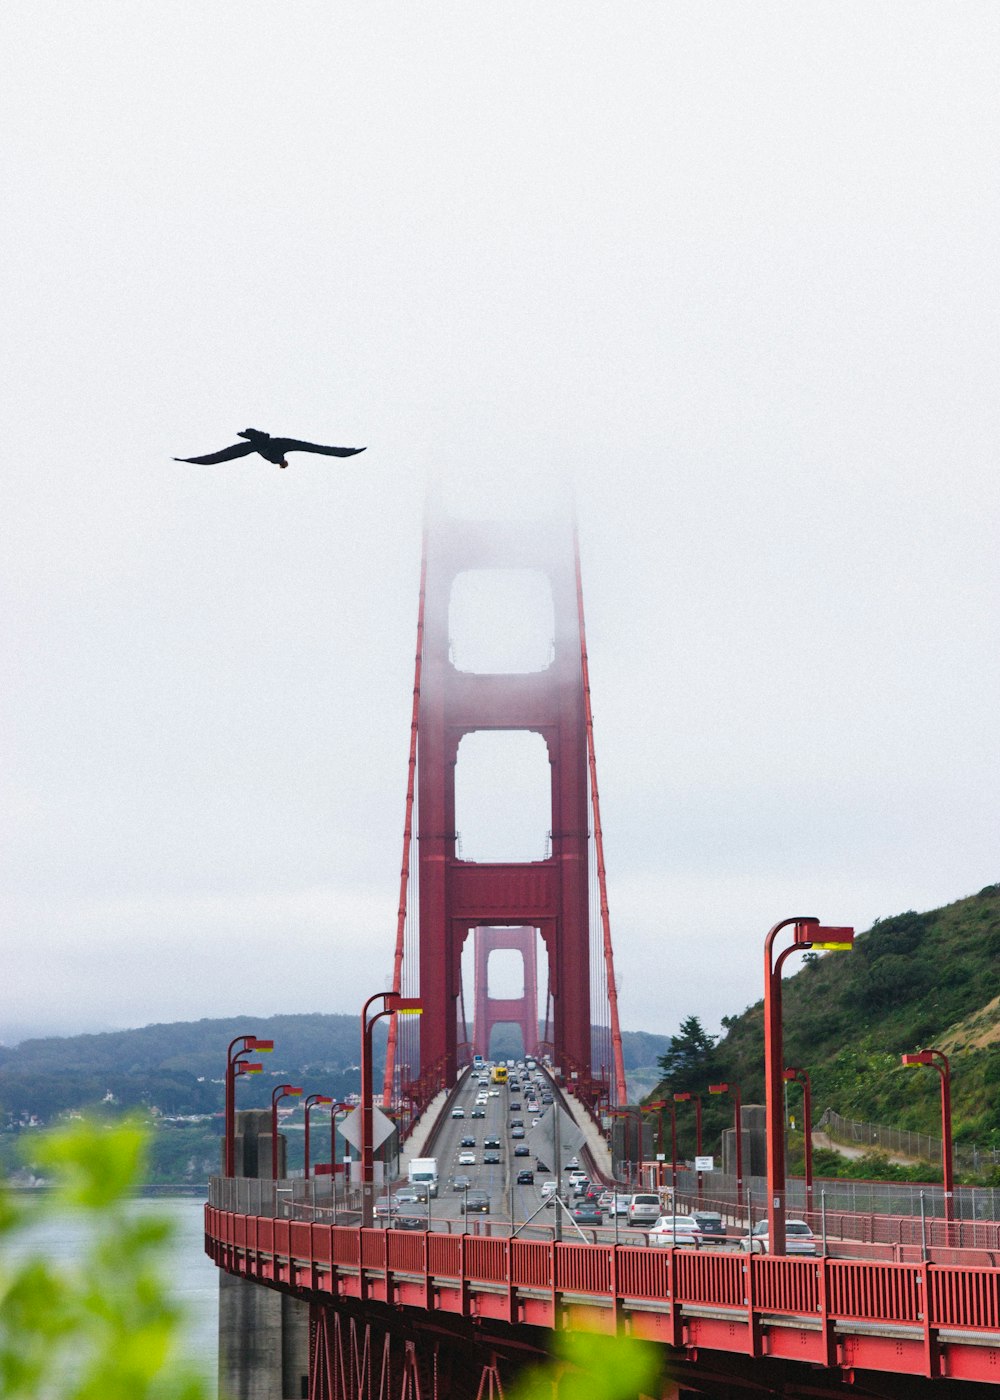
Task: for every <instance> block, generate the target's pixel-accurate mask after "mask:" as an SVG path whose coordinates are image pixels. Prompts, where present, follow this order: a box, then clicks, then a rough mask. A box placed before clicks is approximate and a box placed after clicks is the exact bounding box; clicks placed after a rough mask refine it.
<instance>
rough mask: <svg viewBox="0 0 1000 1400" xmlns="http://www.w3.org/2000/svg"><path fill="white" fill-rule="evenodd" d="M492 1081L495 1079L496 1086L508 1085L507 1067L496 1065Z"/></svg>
mask: <svg viewBox="0 0 1000 1400" xmlns="http://www.w3.org/2000/svg"><path fill="white" fill-rule="evenodd" d="M492 1079H493V1083H494V1084H506V1083H507V1066H506V1065H494V1066H493V1074H492Z"/></svg>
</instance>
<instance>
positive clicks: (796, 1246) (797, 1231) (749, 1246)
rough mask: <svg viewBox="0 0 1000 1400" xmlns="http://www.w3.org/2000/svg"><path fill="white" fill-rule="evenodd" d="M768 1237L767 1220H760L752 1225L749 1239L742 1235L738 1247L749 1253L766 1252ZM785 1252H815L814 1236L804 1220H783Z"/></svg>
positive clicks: (767, 1251)
mask: <svg viewBox="0 0 1000 1400" xmlns="http://www.w3.org/2000/svg"><path fill="white" fill-rule="evenodd" d="M768 1238H769V1235H768V1228H767V1221H766V1220H762V1221H760V1223H759V1224H758V1225H756V1226H755V1227H754V1232H753V1234H752V1235H751V1236H750V1238H749V1239H748V1238H747V1237H746V1235H744V1236H743V1238H742V1239H741V1240H740V1248H741V1249H745V1250H747V1251H748V1252H749V1253H751V1254H767V1253H769V1252H770V1247H769V1244H768ZM785 1253H786V1254H815V1253H816V1236H815V1235H814V1234H813V1232H812V1231H811V1230H810V1228H809V1226H808V1225H807V1224H806V1222H805V1221H804V1220H786V1221H785Z"/></svg>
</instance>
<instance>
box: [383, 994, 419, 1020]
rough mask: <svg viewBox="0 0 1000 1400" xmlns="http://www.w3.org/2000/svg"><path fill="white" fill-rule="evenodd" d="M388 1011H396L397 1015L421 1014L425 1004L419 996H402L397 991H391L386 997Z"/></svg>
mask: <svg viewBox="0 0 1000 1400" xmlns="http://www.w3.org/2000/svg"><path fill="white" fill-rule="evenodd" d="M385 1009H386V1011H394V1012H395V1013H396V1015H397V1016H421V1015H422V1014H423V1010H424V1008H423V1006H422V1005H421V1003H420V998H419V997H401V996H400V995H399V994H398V993H397V992H389V993H388V994H387V995H386V999H385Z"/></svg>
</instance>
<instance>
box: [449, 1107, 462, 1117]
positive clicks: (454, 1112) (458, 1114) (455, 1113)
mask: <svg viewBox="0 0 1000 1400" xmlns="http://www.w3.org/2000/svg"><path fill="white" fill-rule="evenodd" d="M451 1116H452V1118H464V1117H465V1109H464V1108H453V1109H452V1110H451Z"/></svg>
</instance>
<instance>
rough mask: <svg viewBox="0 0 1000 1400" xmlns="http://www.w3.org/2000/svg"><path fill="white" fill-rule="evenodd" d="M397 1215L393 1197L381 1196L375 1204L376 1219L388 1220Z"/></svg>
mask: <svg viewBox="0 0 1000 1400" xmlns="http://www.w3.org/2000/svg"><path fill="white" fill-rule="evenodd" d="M395 1214H396V1202H395V1201H394V1200H393V1199H392V1197H391V1196H379V1197H378V1199H377V1200H376V1202H375V1219H376V1220H386V1219H388V1217H389V1216H390V1215H395Z"/></svg>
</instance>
